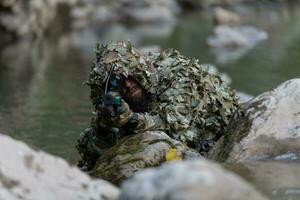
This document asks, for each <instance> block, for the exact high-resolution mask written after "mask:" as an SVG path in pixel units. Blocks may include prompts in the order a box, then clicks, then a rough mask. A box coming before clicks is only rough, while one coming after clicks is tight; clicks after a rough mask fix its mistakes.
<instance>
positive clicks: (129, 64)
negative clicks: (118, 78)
mask: <svg viewBox="0 0 300 200" xmlns="http://www.w3.org/2000/svg"><path fill="white" fill-rule="evenodd" d="M94 52H95V60H94V62H93V64H92V66H91V71H90V74H89V79H88V81H87V84H88V85H89V86H90V87H91V99H92V103H93V105H94V106H95V107H96V108H97V107H98V105H99V104H101V99H102V98H101V97H102V95H103V93H104V87H103V85H104V81H105V78H106V76H107V74H108V72H109V69H110V68H111V66H112V65H113V64H114V65H115V68H114V72H115V73H117V74H123V75H124V76H125V77H128V76H130V77H132V78H134V79H135V80H136V81H137V82H138V83H139V84H140V85H141V86H142V88H143V89H144V90H145V91H146V92H147V93H148V94H149V95H152V96H155V93H156V88H155V87H156V85H157V82H158V76H157V73H156V70H155V68H154V66H153V64H152V61H151V59H150V57H147V56H146V55H143V54H141V53H140V52H139V51H138V50H137V49H136V48H134V47H133V46H132V44H131V43H130V42H119V43H109V44H106V45H102V44H96V46H95V49H94Z"/></svg>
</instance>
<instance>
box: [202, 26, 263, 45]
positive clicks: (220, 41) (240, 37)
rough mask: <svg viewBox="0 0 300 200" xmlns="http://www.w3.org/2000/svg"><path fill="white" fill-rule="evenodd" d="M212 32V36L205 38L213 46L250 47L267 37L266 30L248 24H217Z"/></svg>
mask: <svg viewBox="0 0 300 200" xmlns="http://www.w3.org/2000/svg"><path fill="white" fill-rule="evenodd" d="M214 34H215V35H214V36H213V37H209V38H208V40H207V43H208V45H209V46H211V47H214V48H223V47H225V48H233V49H234V48H239V47H244V48H251V47H253V46H255V45H256V44H257V43H258V42H260V41H262V40H266V39H267V38H268V35H267V33H266V32H264V31H260V30H257V29H256V28H254V27H250V26H242V27H229V26H217V27H216V28H215V30H214Z"/></svg>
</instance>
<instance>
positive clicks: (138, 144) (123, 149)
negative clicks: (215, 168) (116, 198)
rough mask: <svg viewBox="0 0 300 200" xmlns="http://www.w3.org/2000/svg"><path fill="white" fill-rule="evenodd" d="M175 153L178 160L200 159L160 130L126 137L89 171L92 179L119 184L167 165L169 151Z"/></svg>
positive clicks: (198, 155)
mask: <svg viewBox="0 0 300 200" xmlns="http://www.w3.org/2000/svg"><path fill="white" fill-rule="evenodd" d="M170 150H171V151H173V150H175V152H173V153H175V155H176V156H175V157H177V158H180V159H193V158H201V156H200V154H199V153H197V152H196V151H194V150H191V149H189V148H188V147H187V146H185V145H183V144H182V143H180V142H178V141H176V140H174V139H172V138H170V137H169V136H168V135H166V134H165V133H163V132H161V131H147V132H145V133H141V134H137V135H133V136H130V137H125V138H124V139H122V140H121V141H120V142H119V143H118V144H116V145H115V146H113V147H112V148H110V149H109V150H107V151H106V152H105V153H104V154H103V155H102V156H101V157H100V158H99V159H98V160H97V163H96V166H95V167H94V168H93V169H92V170H91V172H90V174H91V176H93V177H101V178H103V179H105V180H109V181H110V182H112V183H115V184H120V183H121V182H122V181H123V180H124V179H126V178H128V177H130V176H132V175H133V174H134V173H135V172H137V171H139V170H141V169H145V168H148V167H155V166H159V165H161V164H162V163H164V162H166V155H167V153H168V152H169V151H170Z"/></svg>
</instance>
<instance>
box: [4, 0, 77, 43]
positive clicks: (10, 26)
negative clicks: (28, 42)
mask: <svg viewBox="0 0 300 200" xmlns="http://www.w3.org/2000/svg"><path fill="white" fill-rule="evenodd" d="M76 1H77V0H51V1H40V0H27V1H13V0H11V1H9V0H5V1H1V2H0V6H1V7H4V8H5V9H6V12H2V13H1V17H0V26H2V27H3V28H4V30H6V31H7V32H9V33H13V34H15V35H18V36H28V35H35V36H36V37H41V36H42V35H43V33H44V31H45V30H47V28H48V26H49V25H50V23H51V22H52V21H53V19H54V18H55V16H56V15H57V7H58V5H60V4H66V5H70V6H71V5H74V3H75V2H76ZM0 11H1V8H0Z"/></svg>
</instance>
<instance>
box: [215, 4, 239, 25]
mask: <svg viewBox="0 0 300 200" xmlns="http://www.w3.org/2000/svg"><path fill="white" fill-rule="evenodd" d="M214 21H215V23H216V24H217V25H228V26H237V25H240V23H241V19H240V16H239V15H237V14H236V13H234V12H231V11H229V10H225V9H223V8H221V7H217V8H215V9H214Z"/></svg>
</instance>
